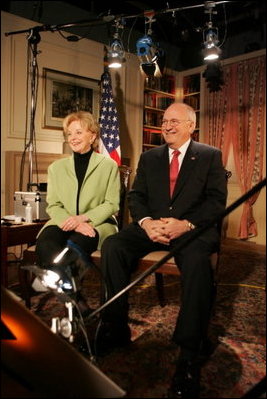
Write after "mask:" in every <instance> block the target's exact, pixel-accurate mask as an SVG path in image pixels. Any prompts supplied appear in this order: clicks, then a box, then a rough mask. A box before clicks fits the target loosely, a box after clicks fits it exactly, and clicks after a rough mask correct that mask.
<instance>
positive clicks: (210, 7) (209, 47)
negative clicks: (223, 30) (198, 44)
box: [203, 1, 222, 63]
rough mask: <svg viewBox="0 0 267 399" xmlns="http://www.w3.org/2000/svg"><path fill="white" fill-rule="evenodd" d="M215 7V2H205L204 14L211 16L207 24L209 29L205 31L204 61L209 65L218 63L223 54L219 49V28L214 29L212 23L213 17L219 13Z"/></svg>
mask: <svg viewBox="0 0 267 399" xmlns="http://www.w3.org/2000/svg"><path fill="white" fill-rule="evenodd" d="M215 5H216V4H215V3H214V2H213V1H206V2H205V11H204V12H205V13H206V14H209V21H208V22H207V23H206V25H207V27H206V28H205V29H204V30H203V41H204V49H203V59H204V61H205V62H207V63H209V62H213V61H218V59H219V57H220V54H221V52H222V51H221V49H220V48H219V47H218V43H219V39H218V38H219V35H218V28H216V27H214V26H213V23H212V15H213V14H217V11H215V10H214V8H215Z"/></svg>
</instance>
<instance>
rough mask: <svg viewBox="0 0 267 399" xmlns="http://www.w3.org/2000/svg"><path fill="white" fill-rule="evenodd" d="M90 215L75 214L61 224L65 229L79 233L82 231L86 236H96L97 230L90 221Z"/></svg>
mask: <svg viewBox="0 0 267 399" xmlns="http://www.w3.org/2000/svg"><path fill="white" fill-rule="evenodd" d="M88 222H89V220H88V217H87V216H86V215H75V216H69V217H68V218H67V219H66V220H65V221H64V222H63V223H62V224H61V226H60V228H61V229H62V230H63V231H71V230H74V231H76V232H77V233H81V234H83V235H85V236H89V237H95V235H96V232H95V230H94V228H93V226H92V225H91V224H90V223H88Z"/></svg>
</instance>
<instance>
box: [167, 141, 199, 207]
mask: <svg viewBox="0 0 267 399" xmlns="http://www.w3.org/2000/svg"><path fill="white" fill-rule="evenodd" d="M198 158H199V154H198V151H197V149H196V148H195V146H194V142H193V141H191V143H190V145H189V147H188V149H187V151H186V154H185V157H184V160H183V163H182V166H181V169H180V171H179V176H178V179H177V181H176V185H175V188H174V193H173V196H172V199H171V202H173V201H174V199H175V198H176V197H177V195H178V194H179V192H180V191H181V190H182V188H183V186H184V184H185V183H186V182H187V181H188V180H189V179H190V175H191V173H192V171H193V170H194V169H195V168H196V166H197V164H198Z"/></svg>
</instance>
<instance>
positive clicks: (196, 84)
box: [183, 73, 200, 141]
mask: <svg viewBox="0 0 267 399" xmlns="http://www.w3.org/2000/svg"><path fill="white" fill-rule="evenodd" d="M183 101H184V102H185V103H186V104H188V105H190V106H191V107H192V108H194V110H195V112H196V118H197V121H196V129H195V131H194V133H193V134H192V138H193V139H194V140H195V141H199V132H200V73H194V74H190V75H186V76H184V77H183Z"/></svg>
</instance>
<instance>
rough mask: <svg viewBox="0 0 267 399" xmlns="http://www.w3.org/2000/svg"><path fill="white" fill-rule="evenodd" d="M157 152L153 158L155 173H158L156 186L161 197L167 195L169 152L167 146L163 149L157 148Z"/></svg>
mask: <svg viewBox="0 0 267 399" xmlns="http://www.w3.org/2000/svg"><path fill="white" fill-rule="evenodd" d="M159 150H160V151H159V152H158V156H157V157H156V158H155V160H156V164H155V171H157V173H158V178H157V185H158V187H160V192H161V194H162V195H164V194H165V193H167V195H169V191H170V185H169V179H170V177H169V150H168V146H167V144H166V145H165V146H164V147H161V148H159ZM159 166H160V167H159Z"/></svg>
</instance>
